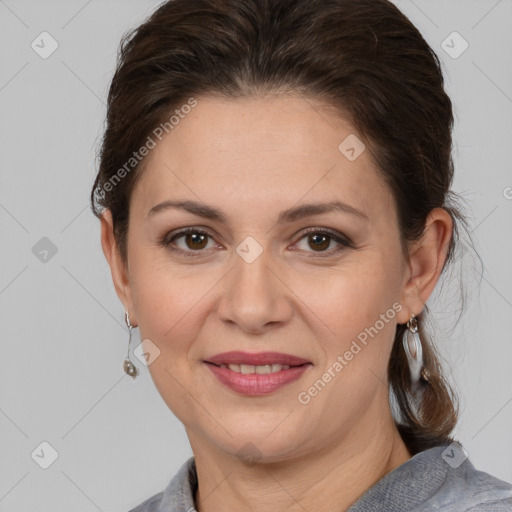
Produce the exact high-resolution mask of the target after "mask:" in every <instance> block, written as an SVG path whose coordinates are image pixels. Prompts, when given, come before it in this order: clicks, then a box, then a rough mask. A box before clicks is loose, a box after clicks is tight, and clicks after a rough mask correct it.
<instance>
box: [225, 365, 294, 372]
mask: <svg viewBox="0 0 512 512" xmlns="http://www.w3.org/2000/svg"><path fill="white" fill-rule="evenodd" d="M221 368H226V365H225V364H221ZM227 368H229V369H230V370H232V371H234V372H237V373H243V374H245V375H246V374H249V373H258V374H264V373H276V372H280V371H281V370H288V369H289V368H290V366H289V365H287V364H264V365H258V366H255V365H253V364H228V365H227Z"/></svg>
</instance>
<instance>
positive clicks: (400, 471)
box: [349, 443, 512, 512]
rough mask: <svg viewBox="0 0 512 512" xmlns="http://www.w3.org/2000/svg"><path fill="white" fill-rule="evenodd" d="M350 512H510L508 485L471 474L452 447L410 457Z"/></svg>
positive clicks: (511, 496) (466, 462)
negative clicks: (438, 511) (398, 511)
mask: <svg viewBox="0 0 512 512" xmlns="http://www.w3.org/2000/svg"><path fill="white" fill-rule="evenodd" d="M349 510H350V512H391V511H392V512H396V511H397V510H400V511H414V512H431V511H437V510H442V511H443V512H461V511H464V512H491V511H492V512H497V511H500V510H502V511H503V512H505V510H507V511H512V484H510V483H508V482H504V481H503V480H500V479H498V478H496V477H494V476H492V475H489V474H488V473H485V472H483V471H478V470H477V469H475V467H474V466H473V464H472V463H471V461H470V460H469V458H468V457H467V453H466V452H465V451H464V450H463V449H462V447H461V446H460V445H458V444H457V443H452V444H450V445H442V446H436V447H434V448H430V449H428V450H425V451H422V452H420V453H417V454H416V455H414V456H413V457H412V458H411V459H409V460H408V461H406V462H405V463H404V464H402V465H400V466H398V467H397V468H396V469H394V470H393V471H391V472H390V473H388V474H387V475H386V476H384V477H383V478H382V479H381V480H379V481H378V482H376V483H375V484H374V485H373V486H372V487H371V488H370V489H368V490H367V491H366V492H365V493H364V494H363V495H362V496H361V498H360V499H359V500H358V501H357V502H356V503H355V504H354V505H353V506H352V507H351V508H350V509H349Z"/></svg>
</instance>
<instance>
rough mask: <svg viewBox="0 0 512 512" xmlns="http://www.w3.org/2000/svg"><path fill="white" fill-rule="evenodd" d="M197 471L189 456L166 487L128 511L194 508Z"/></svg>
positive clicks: (173, 511)
mask: <svg viewBox="0 0 512 512" xmlns="http://www.w3.org/2000/svg"><path fill="white" fill-rule="evenodd" d="M196 489H197V473H196V467H195V460H194V457H190V458H189V459H188V460H187V461H186V462H185V463H184V464H182V466H181V467H180V469H179V470H178V472H177V473H176V474H175V475H174V476H173V478H172V479H171V481H170V482H169V484H168V485H167V487H166V488H165V489H164V490H163V491H162V492H159V493H158V494H155V495H154V496H151V497H150V498H148V499H146V500H145V501H143V502H142V503H141V504H140V505H137V506H136V507H135V508H133V509H131V510H130V511H129V512H182V511H189V510H195V509H194V496H195V492H196Z"/></svg>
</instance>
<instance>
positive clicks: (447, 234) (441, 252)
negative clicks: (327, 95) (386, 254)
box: [401, 208, 453, 323]
mask: <svg viewBox="0 0 512 512" xmlns="http://www.w3.org/2000/svg"><path fill="white" fill-rule="evenodd" d="M452 230H453V220H452V218H451V216H450V214H449V213H448V212H447V211H446V210H445V209H444V208H434V209H433V210H432V211H431V212H430V214H429V216H428V218H427V221H426V225H425V230H424V232H423V235H422V237H421V239H420V240H419V241H417V242H415V243H414V244H412V245H411V248H410V251H409V265H408V269H409V271H410V276H409V278H408V280H407V282H406V283H405V285H404V288H403V290H402V301H403V302H402V304H404V305H407V308H406V309H408V312H409V314H411V313H414V314H415V315H416V316H417V315H419V314H420V313H421V311H422V310H423V308H424V306H425V303H426V302H427V300H428V298H429V297H430V295H431V294H432V292H433V291H434V288H435V286H436V284H437V282H438V280H439V277H440V275H441V272H442V270H443V266H444V263H445V261H446V257H447V255H448V248H449V244H450V240H451V237H452ZM407 320H408V318H407V319H406V320H405V321H407ZM401 323H404V322H401Z"/></svg>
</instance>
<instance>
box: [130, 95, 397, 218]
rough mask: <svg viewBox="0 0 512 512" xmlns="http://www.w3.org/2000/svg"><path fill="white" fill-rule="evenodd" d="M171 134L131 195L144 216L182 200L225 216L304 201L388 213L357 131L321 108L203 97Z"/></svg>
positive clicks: (308, 103)
mask: <svg viewBox="0 0 512 512" xmlns="http://www.w3.org/2000/svg"><path fill="white" fill-rule="evenodd" d="M168 131H169V133H165V132H164V134H163V136H162V137H161V140H160V141H158V139H157V140H156V142H157V144H156V147H155V148H154V149H152V150H151V152H150V153H149V155H148V157H146V159H145V161H144V170H143V175H142V179H141V181H140V182H139V184H138V185H137V187H136V188H138V189H139V190H138V191H135V190H134V194H133V195H132V199H133V200H135V201H136V202H137V203H139V206H141V207H142V208H144V209H145V210H146V211H147V210H149V209H150V208H151V207H152V206H154V204H156V203H157V202H159V201H164V200H166V199H169V198H178V197H179V198H180V199H181V198H183V196H186V197H187V198H190V199H195V200H198V199H202V198H204V199H205V202H208V203H211V202H212V201H213V202H217V203H219V202H220V204H222V206H223V207H226V208H229V205H230V204H231V205H235V203H236V202H237V203H238V204H240V203H244V204H245V205H246V207H247V208H250V207H251V208H252V207H254V208H265V207H266V206H269V205H271V204H273V203H276V202H277V203H279V204H280V205H281V206H282V205H283V203H284V204H295V203H297V202H298V201H300V200H301V198H303V200H304V201H307V200H311V201H318V200H325V201H327V200H336V199H340V200H345V201H346V202H347V203H351V204H352V205H353V206H354V207H356V208H359V209H362V210H365V211H366V212H370V213H371V211H372V210H378V209H379V208H389V201H390V195H389V191H388V189H387V187H386V186H385V184H384V183H383V181H382V178H381V177H380V175H379V173H378V172H377V170H376V168H375V165H374V163H373V159H372V158H371V155H370V154H369V151H368V150H367V149H366V150H365V149H364V146H363V144H362V141H361V138H360V137H359V136H358V135H357V133H356V131H355V129H354V127H353V126H352V125H351V124H350V123H349V121H348V120H346V119H344V118H342V117H341V116H340V115H339V114H338V113H337V112H336V111H335V110H334V108H332V107H331V108H329V107H328V106H326V105H325V104H322V103H320V102H319V101H316V100H313V99H310V98H307V99H306V98H303V97H299V96H295V97H293V96H286V97H283V96H279V97H270V98H264V99H263V98H261V99H256V98H243V99H225V98H218V97H199V98H197V105H196V106H195V107H194V108H193V109H190V110H189V113H187V114H186V115H182V116H181V117H180V120H179V122H178V123H177V124H176V125H174V126H173V128H172V129H169V130H168ZM340 145H341V146H340ZM347 150H349V152H348V153H346V151H347ZM347 155H348V157H350V158H348V157H347ZM354 156H355V157H356V158H355V159H354ZM134 196H136V197H134ZM206 198H208V200H207V201H206ZM262 213H263V212H262ZM376 213H377V212H376Z"/></svg>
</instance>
